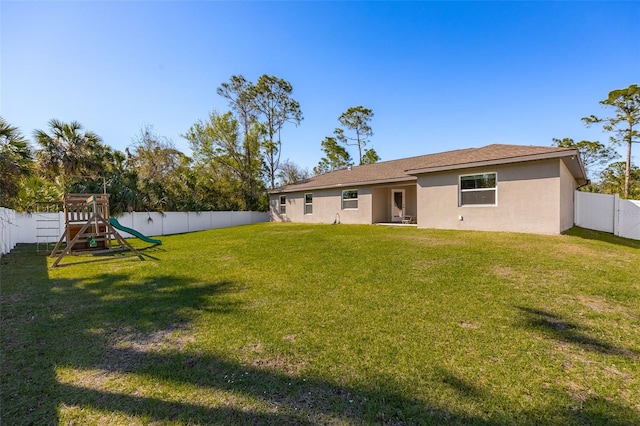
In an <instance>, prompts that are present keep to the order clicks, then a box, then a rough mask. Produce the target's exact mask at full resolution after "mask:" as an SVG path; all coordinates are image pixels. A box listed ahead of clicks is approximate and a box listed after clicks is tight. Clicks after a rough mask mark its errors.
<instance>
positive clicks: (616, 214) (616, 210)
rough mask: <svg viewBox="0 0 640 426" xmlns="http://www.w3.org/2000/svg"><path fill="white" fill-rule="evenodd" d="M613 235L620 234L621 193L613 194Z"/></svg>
mask: <svg viewBox="0 0 640 426" xmlns="http://www.w3.org/2000/svg"><path fill="white" fill-rule="evenodd" d="M613 235H618V236H620V195H618V194H613Z"/></svg>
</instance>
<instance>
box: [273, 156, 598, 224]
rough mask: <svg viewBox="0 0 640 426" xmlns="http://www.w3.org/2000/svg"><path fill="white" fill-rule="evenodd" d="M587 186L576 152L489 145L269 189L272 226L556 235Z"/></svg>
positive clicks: (356, 167)
mask: <svg viewBox="0 0 640 426" xmlns="http://www.w3.org/2000/svg"><path fill="white" fill-rule="evenodd" d="M586 183H587V177H586V173H585V169H584V166H583V164H582V161H581V160H580V156H579V154H578V151H577V150H576V149H570V148H558V147H549V146H523V145H502V144H494V145H488V146H485V147H482V148H469V149H460V150H455V151H448V152H442V153H437V154H429V155H422V156H419V157H411V158H403V159H399V160H392V161H384V162H379V163H375V164H369V165H364V166H355V167H351V168H348V169H342V170H337V171H333V172H329V173H326V174H323V175H320V176H315V177H312V178H310V179H306V180H304V181H301V182H297V183H294V184H291V185H286V186H282V187H280V188H276V189H274V190H272V191H270V213H271V219H272V221H284V222H301V223H334V222H339V223H353V224H356V223H357V224H374V223H394V222H396V223H412V224H416V225H417V226H418V227H419V228H439V229H469V230H484V231H508V232H529V233H542V234H559V233H561V232H563V231H565V230H567V229H569V228H571V227H572V226H573V224H574V222H573V217H574V216H573V211H574V191H575V190H576V189H577V188H578V187H579V186H580V185H584V184H586Z"/></svg>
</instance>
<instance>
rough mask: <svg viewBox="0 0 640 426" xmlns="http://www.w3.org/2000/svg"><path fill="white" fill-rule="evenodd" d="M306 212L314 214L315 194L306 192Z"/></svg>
mask: <svg viewBox="0 0 640 426" xmlns="http://www.w3.org/2000/svg"><path fill="white" fill-rule="evenodd" d="M304 214H313V194H312V193H310V192H308V193H306V194H304Z"/></svg>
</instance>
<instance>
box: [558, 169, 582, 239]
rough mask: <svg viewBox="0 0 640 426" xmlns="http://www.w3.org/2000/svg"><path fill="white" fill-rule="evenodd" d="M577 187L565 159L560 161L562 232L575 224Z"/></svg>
mask: <svg viewBox="0 0 640 426" xmlns="http://www.w3.org/2000/svg"><path fill="white" fill-rule="evenodd" d="M577 187H578V185H577V183H576V180H575V179H574V178H573V175H572V174H571V172H570V171H569V169H568V168H567V166H566V165H565V164H564V161H560V193H561V196H560V232H564V231H566V230H567V229H569V228H571V227H572V226H573V225H574V208H575V207H574V202H575V199H574V198H575V190H576V188H577Z"/></svg>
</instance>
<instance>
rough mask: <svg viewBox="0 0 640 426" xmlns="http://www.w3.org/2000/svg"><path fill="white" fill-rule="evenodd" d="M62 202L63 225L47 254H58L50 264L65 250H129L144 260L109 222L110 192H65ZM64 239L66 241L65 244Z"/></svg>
mask: <svg viewBox="0 0 640 426" xmlns="http://www.w3.org/2000/svg"><path fill="white" fill-rule="evenodd" d="M63 202H64V221H65V229H64V232H63V233H62V236H61V237H60V240H58V243H57V244H56V246H55V247H54V249H53V250H52V251H51V255H50V257H56V256H57V259H56V260H55V262H53V265H51V267H52V268H53V267H56V266H58V264H59V263H60V261H61V260H62V258H64V257H65V256H66V255H68V254H82V253H92V254H98V253H107V252H112V251H116V250H131V251H132V252H133V253H134V254H135V255H136V256H138V257H139V258H140V260H144V257H142V255H141V254H140V253H139V252H138V251H137V250H136V249H135V248H133V247H132V246H131V244H129V243H128V242H127V241H126V240H125V239H124V238H122V236H121V235H120V234H119V233H118V231H116V229H115V228H114V226H113V225H112V224H111V221H110V220H109V194H66V195H65V196H64V200H63ZM63 242H66V245H65V246H64V248H62V247H63Z"/></svg>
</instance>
